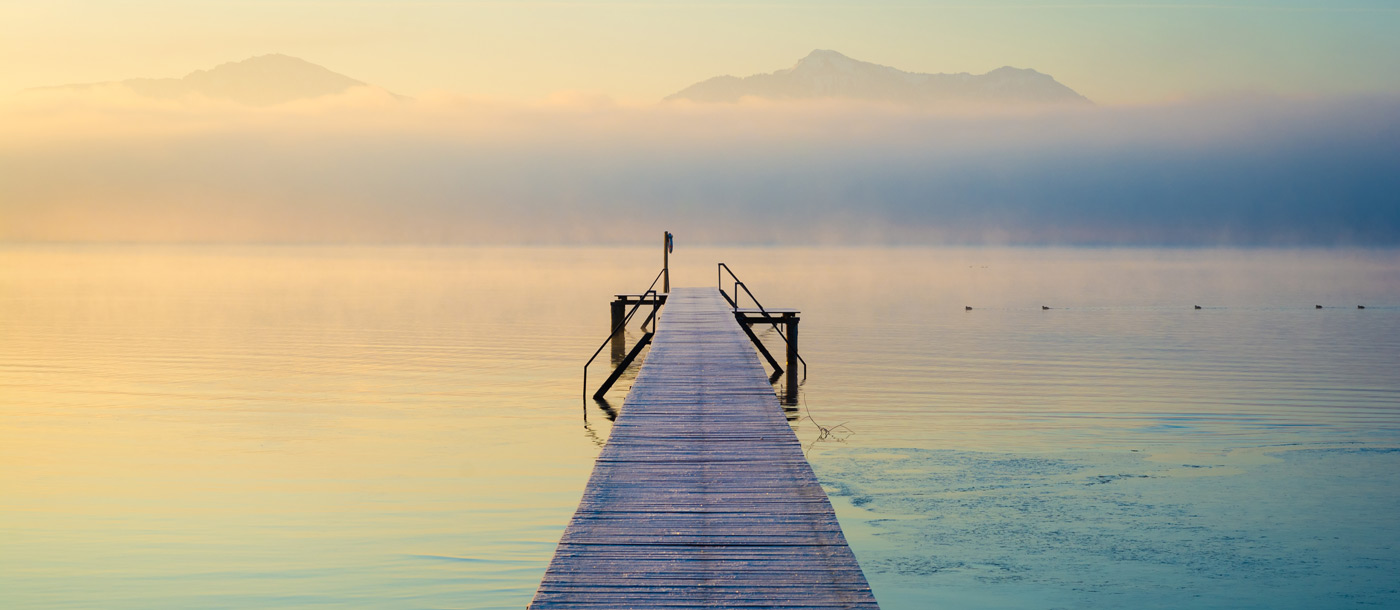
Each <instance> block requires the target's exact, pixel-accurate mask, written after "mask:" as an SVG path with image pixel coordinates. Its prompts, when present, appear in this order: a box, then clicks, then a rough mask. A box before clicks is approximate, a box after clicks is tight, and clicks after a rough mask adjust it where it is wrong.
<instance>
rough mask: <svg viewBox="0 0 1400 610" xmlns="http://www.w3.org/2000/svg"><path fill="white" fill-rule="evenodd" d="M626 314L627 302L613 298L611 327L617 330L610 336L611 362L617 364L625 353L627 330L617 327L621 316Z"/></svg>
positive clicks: (620, 321)
mask: <svg viewBox="0 0 1400 610" xmlns="http://www.w3.org/2000/svg"><path fill="white" fill-rule="evenodd" d="M626 315H627V304H626V303H624V302H623V301H622V299H613V302H612V328H615V329H617V332H614V333H613V336H612V362H613V365H614V366H615V365H617V363H618V362H619V361H621V360H622V356H623V355H624V354H626V353H627V330H626V329H622V328H617V326H618V325H619V324H621V323H622V318H624V317H626Z"/></svg>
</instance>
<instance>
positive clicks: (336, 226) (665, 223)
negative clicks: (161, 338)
mask: <svg viewBox="0 0 1400 610" xmlns="http://www.w3.org/2000/svg"><path fill="white" fill-rule="evenodd" d="M0 136H3V137H0V240H6V241H158V242H159V241H174V242H191V241H193V242H206V241H208V242H247V241H253V242H291V243H302V242H312V243H316V242H351V243H600V244H606V243H635V242H643V241H645V242H650V241H654V238H655V233H656V232H657V231H659V230H661V229H663V228H665V229H670V230H672V231H674V232H676V233H678V234H681V235H683V236H684V237H685V239H686V240H687V241H689V242H691V243H746V244H770V243H771V244H837V243H839V244H1024V245H1041V244H1054V245H1234V246H1251V245H1270V246H1288V245H1347V246H1357V245H1362V246H1365V245H1381V246H1393V245H1400V172H1397V171H1396V168H1398V167H1400V99H1395V98H1365V99H1346V100H1283V99H1272V98H1250V99H1234V100H1215V101H1196V102H1183V103H1178V104H1171V105H1162V106H1151V107H1109V108H1086V109H1078V110H1064V111H1055V112H1046V113H1030V114H1016V113H990V114H988V113H978V112H975V111H971V110H964V111H961V112H928V111H916V110H911V109H907V108H900V107H894V106H883V105H870V104H844V103H842V104H831V103H787V104H777V103H745V104H732V105H697V104H686V103H668V104H660V105H654V106H629V105H624V104H618V103H615V102H612V101H611V100H608V99H606V98H599V97H590V96H587V95H561V96H558V97H557V98H555V99H552V100H550V101H549V102H547V103H541V104H534V105H520V104H506V103H496V102H491V101H483V100H471V99H463V98H457V97H453V96H448V95H441V96H428V97H425V98H420V99H417V100H412V101H404V100H399V99H395V98H393V97H392V96H388V95H387V94H384V93H383V92H380V91H376V90H372V89H364V90H352V91H351V92H350V93H347V94H346V95H342V96H337V97H334V98H325V99H322V100H318V101H309V102H296V103H291V104H284V105H281V106H276V107H272V108H261V109H250V108H244V107H239V106H233V105H229V104H220V103H213V102H208V101H204V102H201V101H199V100H177V101H161V102H155V101H150V100H145V99H140V98H135V97H131V96H129V95H127V94H124V93H122V92H119V91H108V92H100V91H99V92H90V93H89V94H86V95H83V96H75V95H73V94H53V93H49V94H28V95H25V96H19V97H15V98H11V99H8V100H5V101H3V102H0Z"/></svg>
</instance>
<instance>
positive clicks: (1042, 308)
mask: <svg viewBox="0 0 1400 610" xmlns="http://www.w3.org/2000/svg"><path fill="white" fill-rule="evenodd" d="M1040 309H1041V310H1042V311H1044V310H1046V309H1050V308H1049V307H1048V306H1045V305H1041V306H1040Z"/></svg>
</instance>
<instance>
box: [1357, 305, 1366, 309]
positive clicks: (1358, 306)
mask: <svg viewBox="0 0 1400 610" xmlns="http://www.w3.org/2000/svg"><path fill="white" fill-rule="evenodd" d="M1356 308H1357V309H1366V306H1365V305H1357V306H1356Z"/></svg>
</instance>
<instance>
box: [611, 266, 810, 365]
mask: <svg viewBox="0 0 1400 610" xmlns="http://www.w3.org/2000/svg"><path fill="white" fill-rule="evenodd" d="M723 273H728V274H729V277H730V278H731V279H733V280H734V298H730V297H729V294H728V293H726V292H725V291H724V275H723ZM715 284H716V287H717V288H719V293H720V295H721V296H723V297H724V300H725V301H728V302H729V306H730V307H731V308H733V309H735V310H738V309H739V303H738V300H739V289H740V288H743V289H744V294H747V295H749V300H751V301H753V304H754V305H756V306H757V307H758V311H759V313H760V314H761V315H762V316H763V319H764V321H765V322H768V323H769V324H772V325H773V330H775V331H777V333H778V336H779V337H782V339H783V343H784V344H787V345H791V342H790V341H788V338H787V335H785V334H783V329H781V328H778V323H779V320H778V319H777V318H775V317H773V316H772V315H771V314H769V313H768V310H767V309H764V307H763V303H760V302H758V297H756V296H754V295H753V291H751V290H749V287H748V285H746V284H744V282H743V281H742V280H740V279H739V276H737V275H735V274H734V270H733V269H730V268H729V265H726V264H724V263H719V264H718V265H717V266H716V267H715ZM600 349H601V348H600ZM764 355H765V356H766V355H767V354H764ZM794 355H795V356H797V360H798V362H801V363H802V378H803V379H806V378H807V360H806V359H804V358H803V357H802V354H801V353H796V352H795V353H794ZM769 361H770V362H771V361H772V358H771V357H770V358H769ZM774 366H776V364H775V365H774Z"/></svg>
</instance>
